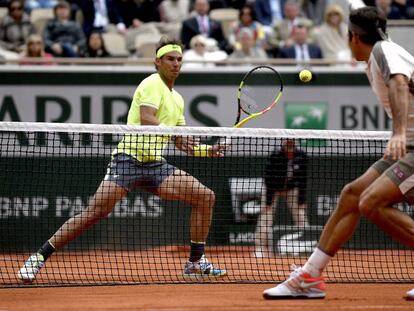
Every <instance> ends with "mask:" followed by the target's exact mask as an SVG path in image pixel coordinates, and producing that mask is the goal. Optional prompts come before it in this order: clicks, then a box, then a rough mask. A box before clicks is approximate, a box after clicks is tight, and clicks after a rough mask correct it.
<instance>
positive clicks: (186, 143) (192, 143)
mask: <svg viewBox="0 0 414 311" xmlns="http://www.w3.org/2000/svg"><path fill="white" fill-rule="evenodd" d="M175 146H176V147H177V148H178V149H180V150H182V151H184V152H186V153H187V154H189V155H192V156H195V157H209V158H218V157H222V156H224V152H225V150H226V149H227V148H228V146H227V145H225V144H215V145H206V144H202V143H200V139H199V138H198V137H194V136H176V137H175Z"/></svg>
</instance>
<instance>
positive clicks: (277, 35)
mask: <svg viewBox="0 0 414 311" xmlns="http://www.w3.org/2000/svg"><path fill="white" fill-rule="evenodd" d="M283 13H284V18H283V20H281V21H279V22H276V23H275V24H274V25H273V33H272V36H270V38H269V46H270V47H269V50H270V51H269V52H270V53H271V54H272V55H274V56H277V54H278V52H279V49H280V48H282V47H285V46H286V47H288V46H292V45H293V44H294V43H295V42H294V40H293V32H292V30H293V27H294V26H295V25H297V24H303V25H306V26H307V27H308V28H309V29H310V28H311V27H312V21H311V20H309V19H307V18H305V17H301V16H300V5H299V3H298V2H297V1H296V0H287V1H286V2H285V6H284V7H283ZM309 39H311V38H309ZM311 41H312V40H309V42H308V43H310V42H311Z"/></svg>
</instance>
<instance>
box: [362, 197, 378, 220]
mask: <svg viewBox="0 0 414 311" xmlns="http://www.w3.org/2000/svg"><path fill="white" fill-rule="evenodd" d="M380 205H381V204H380V202H379V200H378V197H377V196H376V195H375V194H374V193H372V192H370V191H368V192H367V191H365V192H363V193H362V194H361V197H360V199H359V204H358V209H359V211H360V213H361V214H362V215H363V216H365V217H366V218H368V219H371V220H374V219H375V216H376V214H377V212H378V208H380V207H381V206H380Z"/></svg>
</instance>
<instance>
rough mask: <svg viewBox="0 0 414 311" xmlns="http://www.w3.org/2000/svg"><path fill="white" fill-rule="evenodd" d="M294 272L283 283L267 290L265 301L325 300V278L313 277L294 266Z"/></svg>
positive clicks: (264, 295) (264, 294) (264, 293)
mask: <svg viewBox="0 0 414 311" xmlns="http://www.w3.org/2000/svg"><path fill="white" fill-rule="evenodd" d="M292 269H294V271H293V272H292V273H291V274H290V276H289V278H288V279H287V280H286V281H284V282H283V283H281V284H279V285H277V286H276V287H272V288H269V289H266V290H265V291H264V292H263V297H264V298H265V299H304V298H310V299H323V298H325V296H326V293H325V288H326V284H325V280H324V278H323V277H321V276H320V277H312V276H311V275H310V274H309V273H306V272H305V271H303V269H302V268H301V267H296V266H294V265H293V266H292Z"/></svg>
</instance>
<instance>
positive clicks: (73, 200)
mask: <svg viewBox="0 0 414 311" xmlns="http://www.w3.org/2000/svg"><path fill="white" fill-rule="evenodd" d="M89 199H90V198H88V199H87V200H85V199H84V198H82V197H79V196H78V197H67V196H58V197H56V199H55V216H56V217H65V218H66V217H73V216H75V215H76V214H78V213H80V212H81V211H82V210H84V209H85V208H86V207H87V202H88V201H89ZM47 209H49V199H47V198H45V197H12V198H10V197H0V219H5V218H12V217H13V218H25V217H41V216H42V211H46V210H47ZM163 212H164V209H163V207H162V206H161V199H160V198H159V197H158V196H156V195H149V196H148V197H147V199H146V200H144V198H143V197H142V196H141V195H136V196H135V197H134V198H133V199H128V198H126V197H125V198H124V199H123V200H121V201H120V202H118V203H117V204H116V205H115V207H114V209H113V211H112V212H111V213H110V214H109V215H108V217H113V218H127V217H143V218H160V217H161V216H162V215H163Z"/></svg>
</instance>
